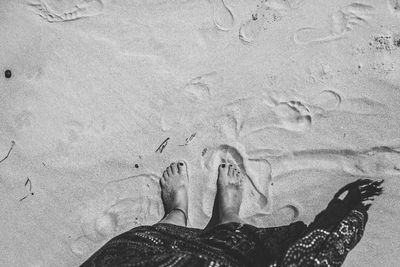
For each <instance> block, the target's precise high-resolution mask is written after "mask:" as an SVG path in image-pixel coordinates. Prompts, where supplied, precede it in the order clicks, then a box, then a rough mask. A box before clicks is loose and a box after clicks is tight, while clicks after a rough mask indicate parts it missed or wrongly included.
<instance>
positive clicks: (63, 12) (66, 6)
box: [29, 0, 104, 22]
mask: <svg viewBox="0 0 400 267" xmlns="http://www.w3.org/2000/svg"><path fill="white" fill-rule="evenodd" d="M29 5H30V6H32V7H33V8H34V10H35V12H36V13H37V14H38V15H39V16H41V17H42V18H44V19H45V20H47V21H48V22H63V21H70V20H77V19H81V18H85V17H92V16H96V15H99V14H101V13H102V12H103V8H104V4H103V0H71V1H68V0H61V1H60V0H34V1H33V2H31V3H30V4H29Z"/></svg>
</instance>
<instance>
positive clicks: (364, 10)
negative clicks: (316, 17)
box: [294, 3, 375, 45]
mask: <svg viewBox="0 0 400 267" xmlns="http://www.w3.org/2000/svg"><path fill="white" fill-rule="evenodd" d="M374 10H375V8H374V7H372V6H370V5H366V4H361V3H353V4H350V5H347V6H345V7H343V8H341V9H340V10H338V11H336V12H335V13H333V14H332V15H331V19H332V22H331V25H330V28H316V27H304V28H300V29H298V30H297V31H296V32H295V34H294V41H295V43H296V44H299V45H306V44H310V43H315V42H329V41H333V40H338V39H340V38H343V37H345V34H346V33H349V32H351V31H352V30H353V28H354V27H355V26H358V25H362V24H367V23H368V20H369V19H370V17H371V15H372V13H373V11H374Z"/></svg>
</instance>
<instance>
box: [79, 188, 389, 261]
mask: <svg viewBox="0 0 400 267" xmlns="http://www.w3.org/2000/svg"><path fill="white" fill-rule="evenodd" d="M382 182H383V181H382ZM382 182H372V181H371V180H357V181H356V182H354V183H351V184H349V185H347V186H345V187H344V188H342V189H341V190H339V192H338V193H337V194H336V195H335V197H334V199H333V200H332V201H331V202H330V203H329V205H328V207H327V208H326V209H325V210H324V211H322V212H321V213H320V214H318V215H317V217H316V219H315V220H314V222H313V223H311V224H310V225H309V226H308V227H307V226H306V225H305V224H304V223H303V222H296V223H293V224H290V225H287V226H282V227H274V228H257V227H254V226H252V225H248V224H239V223H227V224H221V225H218V226H215V227H214V228H211V229H208V230H201V229H195V228H187V227H181V226H176V225H171V224H164V223H158V224H155V225H153V226H141V227H136V228H133V229H132V230H130V231H128V232H125V233H123V234H121V235H119V236H117V237H114V238H113V239H111V240H110V241H109V242H108V243H107V244H105V245H104V246H103V247H102V248H100V249H99V250H98V251H97V252H95V254H93V255H92V256H91V257H90V258H89V259H88V260H87V261H86V262H84V263H83V264H82V265H81V266H82V267H88V266H146V267H152V266H177V267H178V266H193V267H195V266H210V267H223V266H232V267H236V266H251V267H253V266H254V267H257V266H340V265H341V264H342V263H343V261H344V260H345V258H346V256H347V254H348V252H349V251H350V250H351V249H352V248H354V246H355V245H356V244H357V243H358V242H359V241H360V239H361V237H362V235H363V232H364V227H365V224H366V222H367V218H368V216H367V210H368V208H369V207H370V204H368V205H367V204H364V201H366V200H370V199H371V198H372V197H374V196H377V195H379V194H380V193H381V192H382V188H381V187H380V185H381V183H382ZM346 191H347V195H346V197H345V198H344V199H343V200H340V199H339V196H340V195H341V194H342V193H343V192H346Z"/></svg>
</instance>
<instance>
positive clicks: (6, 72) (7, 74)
mask: <svg viewBox="0 0 400 267" xmlns="http://www.w3.org/2000/svg"><path fill="white" fill-rule="evenodd" d="M4 76H6V78H7V79H8V78H11V70H6V71H5V72H4Z"/></svg>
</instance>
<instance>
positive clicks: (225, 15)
mask: <svg viewBox="0 0 400 267" xmlns="http://www.w3.org/2000/svg"><path fill="white" fill-rule="evenodd" d="M209 1H210V3H211V5H212V9H213V21H214V25H215V27H217V29H219V30H221V31H229V30H231V29H232V28H233V24H234V22H235V15H234V13H233V10H232V8H231V7H230V6H228V5H227V4H226V3H225V0H209Z"/></svg>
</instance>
